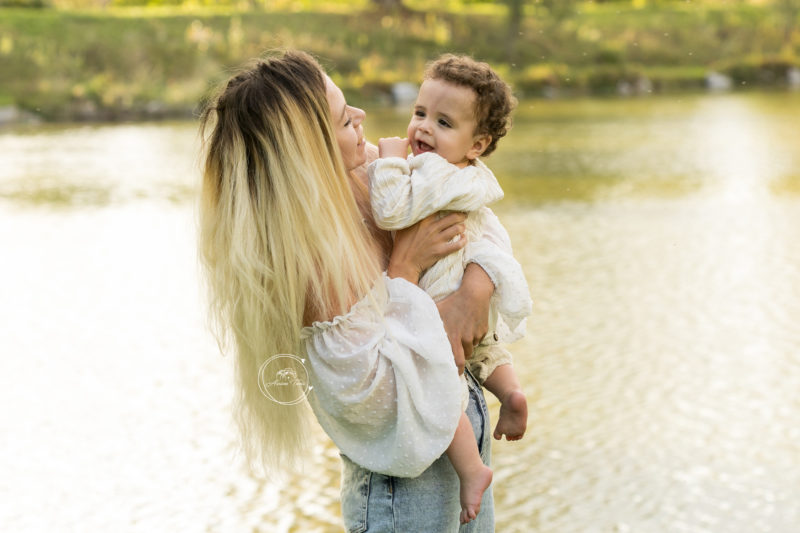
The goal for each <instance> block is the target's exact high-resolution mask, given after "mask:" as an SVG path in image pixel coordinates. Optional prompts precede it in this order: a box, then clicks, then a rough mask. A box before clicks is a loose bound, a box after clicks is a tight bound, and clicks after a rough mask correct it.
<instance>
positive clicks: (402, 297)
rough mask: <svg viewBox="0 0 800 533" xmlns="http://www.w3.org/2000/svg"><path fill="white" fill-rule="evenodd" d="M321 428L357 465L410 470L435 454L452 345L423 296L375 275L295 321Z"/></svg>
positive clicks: (448, 421)
mask: <svg viewBox="0 0 800 533" xmlns="http://www.w3.org/2000/svg"><path fill="white" fill-rule="evenodd" d="M301 340H302V342H303V344H304V347H305V350H306V354H307V357H308V362H309V375H310V380H311V385H313V389H312V390H311V392H310V394H309V402H310V404H311V408H312V409H313V411H314V413H315V415H316V417H317V420H318V421H319V423H320V425H321V426H322V428H323V429H324V430H325V432H326V433H327V434H328V436H330V438H331V439H332V440H333V442H334V443H335V444H336V446H338V448H339V449H340V450H341V452H342V453H343V454H345V455H347V457H349V458H350V459H351V460H353V461H354V462H356V463H357V464H359V465H361V466H363V467H365V468H367V469H369V470H372V471H374V472H378V473H381V474H386V475H393V476H400V477H416V476H418V475H419V474H421V473H422V472H423V471H424V470H425V469H426V468H427V467H428V466H430V465H431V464H432V463H433V461H435V460H436V459H437V458H438V457H439V456H441V454H442V453H444V451H445V449H446V448H447V446H448V445H449V444H450V441H451V440H452V438H453V434H454V433H455V429H456V426H457V424H458V419H459V417H460V415H461V405H460V403H461V400H460V398H461V391H460V388H459V387H460V384H459V383H460V382H459V378H458V371H457V370H456V366H455V363H454V361H453V352H452V350H451V348H450V342H449V341H448V339H447V335H446V333H445V330H444V325H443V324H442V320H441V318H440V316H439V311H438V309H437V308H436V304H435V303H434V302H433V300H432V299H431V297H430V296H429V295H428V294H426V293H425V292H424V291H423V290H422V289H420V288H419V287H417V286H416V285H414V284H412V283H410V282H408V281H406V280H405V279H402V278H389V277H388V276H386V275H385V274H384V275H383V276H382V277H381V278H380V279H378V280H377V281H376V283H375V285H374V287H373V289H372V291H371V293H370V294H369V295H368V296H366V297H365V298H363V299H362V300H360V301H359V302H357V303H356V304H355V305H354V306H353V307H352V308H351V309H350V311H349V312H348V313H347V314H345V315H342V316H338V317H336V318H334V319H333V320H331V321H326V322H314V323H313V324H312V325H311V326H310V327H305V328H303V330H302V332H301Z"/></svg>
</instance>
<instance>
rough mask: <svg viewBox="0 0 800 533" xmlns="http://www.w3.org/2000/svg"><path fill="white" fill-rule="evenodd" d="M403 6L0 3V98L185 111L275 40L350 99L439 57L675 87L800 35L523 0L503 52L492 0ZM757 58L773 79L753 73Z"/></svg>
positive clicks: (749, 73) (523, 84)
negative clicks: (547, 6)
mask: <svg viewBox="0 0 800 533" xmlns="http://www.w3.org/2000/svg"><path fill="white" fill-rule="evenodd" d="M312 4H313V6H316V7H314V8H313V9H314V10H313V11H312V10H310V9H311V7H310V6H312ZM407 4H408V5H409V6H410V7H411V8H412V11H410V12H408V13H406V14H405V15H389V14H386V13H382V12H378V11H375V10H373V9H371V8H369V5H370V4H369V2H368V1H367V0H359V1H358V2H345V1H344V0H330V1H328V2H324V3H320V2H311V1H310V0H305V1H296V0H280V1H276V2H272V3H270V4H269V5H270V6H271V7H270V9H269V10H242V9H241V8H237V9H238V10H237V9H232V8H231V7H230V6H227V7H226V6H223V7H202V6H197V5H194V6H189V7H186V6H182V5H176V6H161V7H158V8H143V7H115V8H109V9H105V10H84V11H64V10H58V9H22V8H0V72H2V73H3V76H2V79H0V102H5V103H6V104H8V103H13V104H15V105H18V106H20V107H22V108H25V109H29V110H33V111H36V112H38V113H40V114H42V115H44V116H45V117H48V118H53V119H63V118H81V117H85V118H90V117H100V118H110V119H113V118H130V117H136V116H150V115H153V114H156V115H157V114H188V113H191V112H192V109H193V108H194V107H195V106H196V103H197V102H198V100H200V98H201V97H202V95H203V94H204V93H205V92H207V90H208V89H209V87H210V86H212V85H214V84H215V83H217V82H219V81H221V80H222V79H224V78H225V77H227V75H228V74H229V72H230V69H232V68H234V67H235V66H237V65H240V64H242V63H243V62H244V61H246V60H247V59H250V58H254V57H257V56H259V55H260V54H262V53H263V52H264V51H265V50H270V49H276V48H287V47H289V48H301V49H304V50H308V51H310V52H311V53H314V54H315V55H317V56H318V57H320V59H321V61H322V63H323V64H324V66H325V67H326V68H327V69H328V70H329V72H330V73H331V76H332V77H333V78H334V80H335V81H336V82H337V83H339V84H340V85H341V86H342V88H343V89H344V90H345V92H346V94H347V96H348V98H351V99H354V100H355V101H356V102H357V103H358V102H367V101H370V100H376V99H380V98H385V96H386V94H387V92H388V89H389V87H390V86H391V84H392V83H394V82H396V81H405V80H410V81H418V80H419V78H420V76H421V73H422V70H423V68H424V65H425V63H426V62H427V61H429V60H430V59H432V58H434V57H436V56H437V55H439V54H441V53H443V52H457V53H466V54H470V55H473V56H475V57H476V58H479V59H481V60H484V61H488V62H490V63H491V64H492V65H493V66H495V67H496V68H497V69H498V71H499V72H500V73H501V74H502V75H503V76H504V78H506V79H507V80H508V81H509V82H510V83H511V84H512V85H513V86H514V88H515V90H516V91H517V92H519V93H520V94H523V95H526V96H537V95H541V94H543V93H547V94H550V92H552V91H556V92H558V93H561V94H603V93H609V92H615V91H616V90H617V86H618V84H619V83H620V82H628V83H631V84H636V82H637V80H639V79H640V78H643V77H646V78H648V79H649V80H650V81H651V86H652V88H653V90H654V91H668V90H685V89H687V88H688V89H691V88H697V87H702V85H703V83H704V78H705V75H706V73H707V72H708V71H709V70H710V69H714V70H722V71H728V72H731V73H732V74H734V75H735V77H736V79H737V80H739V78H741V80H742V81H745V82H746V83H748V84H749V85H752V84H757V83H770V82H771V81H772V82H774V81H776V80H779V79H780V73H781V72H782V71H781V69H783V71H785V69H786V68H788V67H790V66H791V65H797V64H800V63H798V61H797V59H796V58H797V57H798V56H800V36H799V35H797V32H795V35H793V36H792V40H791V42H790V43H789V44H788V45H787V43H786V42H784V31H783V28H784V23H783V22H782V21H781V19H780V16H779V14H777V13H776V12H774V11H772V10H770V9H768V8H767V7H763V6H762V7H759V6H751V5H746V4H730V5H728V4H724V5H723V4H715V7H707V6H705V5H700V4H696V3H692V4H690V3H684V2H676V3H668V4H661V3H659V4H658V5H657V6H654V5H653V4H652V3H650V4H648V5H647V7H645V8H642V9H638V8H635V7H633V6H632V5H630V4H628V3H626V2H610V3H603V4H594V3H585V4H577V6H578V10H577V12H576V13H574V14H573V15H572V16H570V17H567V18H563V19H555V18H551V17H549V16H548V14H547V13H546V12H545V11H543V10H542V9H540V8H538V7H536V5H533V4H531V5H529V6H528V7H527V8H526V9H527V11H526V15H527V16H526V17H525V19H524V20H523V21H522V23H521V26H520V33H521V35H520V36H519V37H518V39H519V40H518V42H517V45H516V51H515V52H514V55H513V56H509V53H510V51H509V48H508V46H507V41H508V38H507V31H508V30H507V24H506V20H505V8H504V7H503V6H502V5H499V4H497V3H495V4H487V3H476V4H467V3H463V2H450V3H442V2H439V3H437V5H444V6H445V7H444V8H442V9H441V10H439V11H436V12H422V11H413V9H414V8H421V7H423V6H424V5H425V3H424V2H421V1H417V0H409V1H408V2H407ZM237 5H238V4H237ZM448 6H449V7H448ZM776 58H779V61H777V66H775V64H776ZM767 64H768V65H769V66H768V68H769V69H777V70H775V72H777V78H776V76H772V75H770V76H764V75H763V71H764V69H765V68H767V67H764V65H767ZM548 91H549V92H548Z"/></svg>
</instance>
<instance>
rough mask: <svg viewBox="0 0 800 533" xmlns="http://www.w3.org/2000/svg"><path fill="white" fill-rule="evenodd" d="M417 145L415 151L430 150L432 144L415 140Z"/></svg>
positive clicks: (431, 149)
mask: <svg viewBox="0 0 800 533" xmlns="http://www.w3.org/2000/svg"><path fill="white" fill-rule="evenodd" d="M415 143H416V145H417V153H419V154H421V153H424V152H432V151H433V146H431V145H430V144H428V143H426V142H423V141H415Z"/></svg>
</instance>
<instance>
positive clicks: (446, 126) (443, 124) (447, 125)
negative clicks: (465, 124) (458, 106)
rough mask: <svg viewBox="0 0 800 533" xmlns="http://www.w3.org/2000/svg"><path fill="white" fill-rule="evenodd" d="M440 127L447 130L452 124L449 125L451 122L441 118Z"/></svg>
mask: <svg viewBox="0 0 800 533" xmlns="http://www.w3.org/2000/svg"><path fill="white" fill-rule="evenodd" d="M439 125H440V126H444V127H445V128H449V127H450V123H449V122H447V121H446V120H445V119H443V118H440V119H439Z"/></svg>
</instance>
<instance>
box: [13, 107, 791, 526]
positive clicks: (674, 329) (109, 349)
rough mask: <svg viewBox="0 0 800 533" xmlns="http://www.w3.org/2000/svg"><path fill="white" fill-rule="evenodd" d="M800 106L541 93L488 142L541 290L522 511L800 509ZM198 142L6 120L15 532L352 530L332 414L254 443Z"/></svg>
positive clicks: (624, 517)
mask: <svg viewBox="0 0 800 533" xmlns="http://www.w3.org/2000/svg"><path fill="white" fill-rule="evenodd" d="M406 116H407V111H406V110H391V109H374V110H369V120H368V123H367V129H368V136H369V137H370V138H372V139H377V137H378V136H381V135H397V134H402V133H403V132H404V131H405V123H406V120H407V118H406ZM798 124H800V94H798V93H774V94H757V93H748V94H724V95H705V96H685V97H658V98H647V99H633V100H619V99H608V100H572V101H524V102H521V103H520V107H519V112H518V113H517V118H516V124H515V128H514V129H513V130H512V133H511V134H510V135H509V137H508V138H507V139H504V140H503V141H502V142H501V144H500V147H499V149H498V152H497V153H496V154H495V155H493V156H492V157H490V158H488V159H487V163H488V164H489V166H490V167H492V168H493V169H494V170H495V172H496V174H497V175H498V178H499V179H500V181H501V184H502V185H503V187H504V189H505V190H506V193H507V196H506V199H505V200H503V201H502V202H500V203H499V204H497V205H496V206H495V211H496V212H497V213H498V215H499V216H500V218H501V220H502V221H503V223H504V224H505V225H506V227H507V228H508V230H509V232H510V235H511V238H512V241H513V244H514V247H515V253H516V255H517V257H518V259H519V260H520V262H521V263H522V264H523V266H524V268H525V272H526V275H527V277H528V281H529V284H530V288H531V293H532V296H533V299H534V302H535V304H534V313H533V316H532V317H531V318H530V319H529V330H528V336H527V337H526V338H525V339H524V340H523V341H520V342H519V343H517V344H515V345H514V346H513V347H512V351H513V353H514V354H515V364H516V367H517V371H518V373H519V374H520V377H521V381H522V383H523V385H524V388H525V391H526V393H527V395H528V398H529V407H530V419H529V430H528V433H527V435H526V436H525V438H524V439H523V440H522V441H520V442H516V443H507V442H499V443H497V442H496V443H495V445H494V448H493V461H494V469H495V477H494V491H495V498H496V516H497V530H498V531H499V532H530V531H541V532H553V533H563V532H572V531H580V532H624V531H630V532H709V533H710V532H713V533H720V532H748V533H750V532H775V533H785V532H788V531H796V530H797V527H798V524H800V468H798V465H799V464H800V328H798V327H797V324H798V323H800V127H798ZM379 125H380V129H379ZM196 150H197V142H196V129H195V125H194V124H192V123H159V124H135V125H92V126H87V125H60V126H40V127H36V128H21V129H5V130H0V249H2V250H3V260H2V262H0V280H1V281H0V284H2V294H3V297H2V299H0V373H2V375H3V376H4V378H3V382H4V385H3V387H1V388H0V403H2V405H3V406H4V408H3V410H2V412H0V435H2V437H1V438H0V472H2V482H0V502H2V503H0V523H2V524H3V528H4V529H5V530H8V531H15V532H41V531H76V532H77V531H81V532H83V531H142V532H148V533H150V532H153V531H192V532H193V531H198V532H240V531H262V532H270V533H272V532H298V533H299V532H302V533H308V532H329V531H330V532H333V531H341V526H340V512H339V503H338V487H339V459H338V455H337V453H336V450H335V449H334V447H333V446H332V445H331V444H330V443H329V442H328V440H327V438H326V437H325V436H324V434H323V433H322V432H321V431H318V432H317V439H316V443H315V445H314V453H313V454H312V456H311V457H309V458H308V461H307V462H306V464H305V470H304V472H302V473H297V474H290V475H288V476H286V477H285V478H284V479H281V480H275V481H270V482H264V481H261V480H259V479H257V478H256V477H254V476H251V475H250V474H248V472H247V470H246V469H245V467H244V466H243V463H242V460H241V457H240V456H239V455H238V454H237V451H236V445H235V438H236V434H235V431H234V428H233V425H232V423H231V418H230V399H231V368H230V366H231V361H230V359H228V358H224V357H222V356H221V355H220V354H219V351H218V349H217V346H216V344H215V342H214V340H213V338H212V337H211V336H210V335H209V333H208V332H207V330H206V327H205V319H204V315H203V303H202V297H201V291H200V288H199V281H198V280H199V278H198V268H197V263H196V257H195V248H194V246H195V244H194V240H195V225H194V204H193V202H194V197H195V191H196V184H197V174H198V172H197V161H196ZM490 404H491V407H492V414H493V419H495V420H496V415H497V402H496V401H494V400H493V399H492V400H491V401H490Z"/></svg>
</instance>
